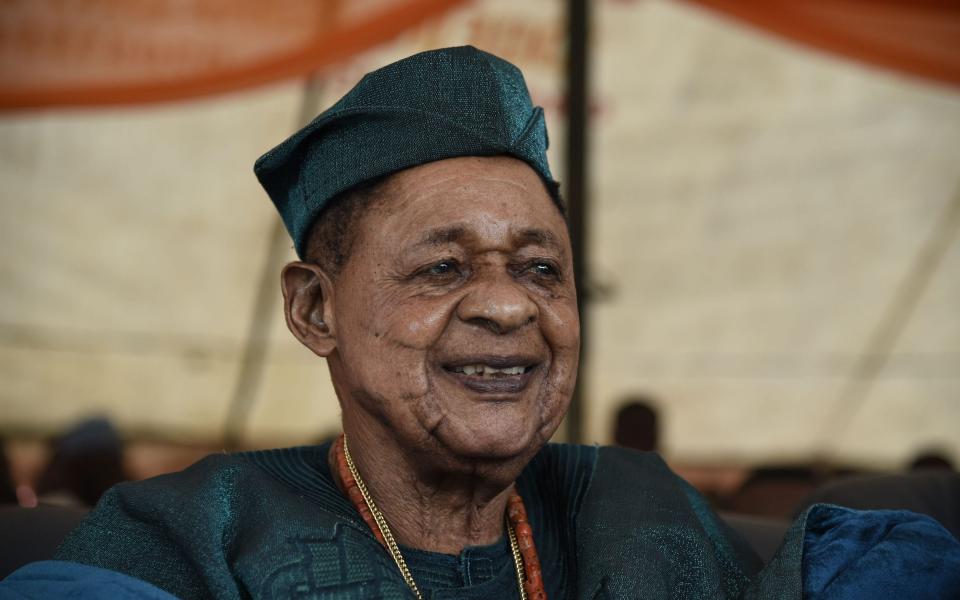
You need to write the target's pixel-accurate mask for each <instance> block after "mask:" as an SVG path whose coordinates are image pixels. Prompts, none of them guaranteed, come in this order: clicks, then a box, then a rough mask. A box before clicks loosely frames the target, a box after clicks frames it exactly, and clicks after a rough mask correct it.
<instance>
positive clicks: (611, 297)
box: [0, 0, 960, 467]
mask: <svg viewBox="0 0 960 600" xmlns="http://www.w3.org/2000/svg"><path fill="white" fill-rule="evenodd" d="M561 9H562V5H561V3H556V2H552V1H550V0H531V1H530V2H525V3H517V2H510V1H505V0H486V1H482V2H481V1H478V2H474V3H471V4H469V5H468V7H467V8H464V9H462V10H458V11H456V12H454V13H452V14H450V15H449V16H448V17H445V18H444V20H443V21H442V22H441V23H439V24H434V25H430V26H428V27H424V28H421V29H418V30H417V31H415V32H412V33H411V34H409V35H405V36H404V37H402V38H400V39H398V40H396V41H395V42H393V43H391V44H388V45H386V46H384V47H381V48H378V49H376V50H375V51H372V52H369V53H366V54H364V55H363V56H360V57H358V58H357V59H356V60H355V61H352V62H351V63H349V64H346V65H342V66H341V67H339V68H338V69H336V70H332V71H329V72H326V73H323V74H322V76H321V85H322V86H323V90H324V98H325V101H326V102H329V101H331V100H332V99H334V98H335V97H336V96H337V95H338V94H339V93H340V92H342V91H343V90H344V89H345V88H346V87H347V86H349V85H350V84H352V83H353V82H354V81H355V80H356V78H357V77H359V75H360V74H362V73H363V72H365V71H367V70H369V69H370V68H373V67H375V66H377V65H380V64H384V63H386V62H388V61H390V60H392V59H394V58H398V57H400V56H404V55H407V54H410V53H412V52H415V51H417V50H420V49H422V48H425V47H432V46H441V45H453V44H458V43H465V42H469V43H474V44H475V45H478V46H480V47H483V48H485V49H488V50H490V51H492V52H495V53H499V54H501V55H504V56H506V57H507V58H510V59H511V60H514V61H515V62H517V63H518V64H519V65H520V66H521V67H522V68H523V69H524V71H525V73H527V75H528V80H529V83H530V85H531V88H532V89H533V92H534V95H535V96H536V99H537V100H538V101H539V102H541V103H542V104H544V105H545V106H546V109H547V113H548V119H549V125H550V127H551V142H552V144H553V146H552V148H551V153H552V154H551V158H552V163H553V168H554V170H555V171H556V172H558V173H562V171H563V170H562V164H561V163H560V161H559V157H560V156H562V153H561V152H560V150H561V148H562V143H563V131H562V127H561V125H562V115H561V114H560V113H559V110H560V102H559V98H560V92H561V91H562V86H561V80H560V75H561V68H562V65H561V60H562V52H563V47H562V27H563V23H562V14H561V13H560V10H561ZM596 17H597V18H596V22H595V23H594V30H593V34H592V37H593V45H592V53H593V73H594V94H593V97H594V100H593V102H592V104H593V109H594V110H593V116H594V121H593V128H592V133H591V135H592V138H591V145H590V152H591V168H592V188H591V192H592V193H591V202H592V209H591V210H592V212H591V240H592V241H591V246H590V265H591V269H592V271H593V273H594V276H593V279H594V280H593V281H592V282H591V283H592V286H593V287H594V288H596V290H597V294H598V298H597V300H596V302H595V304H594V305H593V308H592V309H591V314H590V323H591V325H592V330H591V339H590V341H591V346H590V349H589V354H588V355H587V356H586V360H587V362H586V365H587V369H586V371H585V375H586V377H587V379H586V383H587V394H586V404H585V417H586V428H585V431H586V434H587V437H588V440H587V441H597V442H608V441H609V439H610V431H611V429H612V415H613V412H614V411H615V410H616V408H617V406H618V405H619V403H620V402H621V401H623V400H624V399H625V398H626V397H628V396H630V395H632V394H635V393H649V394H652V395H653V396H654V397H655V398H657V400H658V408H659V409H660V411H661V414H662V416H663V419H664V421H665V426H666V429H665V432H664V434H665V440H664V441H665V443H666V450H667V452H668V453H669V454H670V455H671V456H673V457H674V458H677V459H680V460H683V461H688V462H692V461H697V462H722V461H736V462H742V463H753V462H760V461H767V460H773V459H778V460H808V459H811V458H813V457H823V456H828V457H829V458H832V459H835V460H839V461H843V462H847V463H855V464H860V465H864V466H874V467H894V466H899V465H900V464H901V463H902V462H903V461H905V460H907V459H908V458H909V457H910V456H911V455H912V454H913V453H915V452H917V451H919V450H921V449H924V448H927V447H932V446H936V447H942V448H945V449H946V450H947V451H948V452H949V453H952V454H953V456H954V457H955V458H958V459H960V436H957V434H956V431H957V430H960V368H958V367H960V319H958V318H957V310H956V307H957V306H960V278H958V277H957V273H960V242H958V241H957V237H958V234H957V213H958V208H957V207H958V203H960V194H958V184H960V169H958V160H957V156H960V152H958V151H960V94H958V93H957V91H956V90H951V89H947V88H938V87H935V86H932V85H929V84H924V83H919V82H915V81H911V80H908V79H904V78H901V77H899V76H894V75H890V74H887V73H884V72H880V71H874V70H867V69H864V68H863V67H860V66H857V65H853V64H850V63H847V62H844V61H842V60H840V59H836V58H831V57H827V56H825V55H821V54H817V53H813V52H810V51H808V50H805V49H802V48H799V47H796V46H792V45H789V44H786V43H784V42H781V41H777V40H774V39H772V38H769V37H766V36H764V35H762V34H759V33H756V32H754V31H752V30H747V29H743V28H740V27H738V26H736V25H732V24H731V23H730V22H728V21H725V20H723V19H720V18H718V17H716V16H714V15H712V14H709V13H705V12H702V11H700V10H698V9H696V8H692V7H690V6H687V5H683V4H677V3H672V2H667V1H665V0H650V1H646V2H612V1H611V2H599V3H596ZM302 90H303V88H302V85H301V84H299V83H290V84H286V85H280V86H274V87H270V88H264V89H259V90H254V91H249V92H243V93H237V94H233V95H228V96H223V97H217V98H211V99H207V100H203V101H197V102H188V103H178V104H169V105H158V106H152V107H144V108H137V109H125V110H119V111H109V112H108V111H102V112H101V111H92V110H83V111H56V112H43V113H33V114H31V113H18V114H8V115H5V116H3V117H0V156H2V160H0V186H2V188H0V189H2V190H3V204H2V208H0V210H2V219H0V381H2V387H0V430H2V431H6V432H8V433H16V432H23V431H27V432H29V431H38V432H42V431H56V430H58V429H59V428H61V427H62V426H64V425H67V424H68V423H70V422H72V421H73V420H74V419H76V418H78V417H80V416H84V415H88V414H91V413H94V412H97V413H107V414H109V415H110V416H111V417H112V418H114V419H115V420H116V421H117V422H118V423H119V424H120V425H121V427H122V428H124V429H125V430H127V431H129V432H138V431H139V432H143V431H146V432H154V433H158V434H160V435H164V436H168V437H171V436H172V437H176V438H181V439H205V440H210V439H219V438H220V436H222V434H223V430H224V424H225V419H226V415H227V411H228V408H229V405H230V403H231V401H232V399H233V397H234V395H235V392H236V390H235V386H236V384H237V381H238V377H239V370H240V368H241V359H242V356H243V352H244V348H245V347H246V345H247V343H248V340H247V335H248V332H249V330H250V319H251V317H252V315H253V312H254V304H255V299H256V297H257V294H258V287H259V285H260V278H261V274H262V272H263V269H264V266H265V265H264V261H265V260H266V256H267V247H268V245H269V243H270V236H271V232H272V231H273V228H274V227H275V223H276V217H275V216H274V214H273V209H272V207H271V205H270V204H269V201H268V200H267V198H266V196H265V195H264V194H263V192H262V191H261V190H260V189H259V187H258V185H257V183H256V181H255V178H254V177H253V174H252V170H251V168H252V164H253V160H254V159H255V158H256V157H257V156H258V155H259V154H260V153H261V152H263V151H264V150H266V149H267V148H269V147H270V146H272V145H273V144H275V143H277V142H278V141H280V140H281V139H282V138H283V137H285V136H286V135H287V134H289V133H290V132H292V131H293V129H294V128H295V127H296V120H297V118H298V116H297V115H298V111H299V109H300V104H301V102H302V99H303V98H302V97H303V93H302ZM288 256H290V257H292V253H291V254H289V255H288ZM275 301H276V302H275V306H274V307H273V309H272V310H271V314H272V315H273V317H272V320H271V321H270V323H269V341H268V344H267V347H266V354H265V360H264V362H263V365H262V367H263V369H264V370H263V378H262V380H261V381H260V384H259V386H258V389H257V390H256V393H255V394H254V395H253V405H252V410H251V412H250V414H249V419H248V421H247V427H246V434H247V438H246V439H247V441H248V442H249V443H253V444H276V443H283V444H287V443H290V444H292V443H300V442H304V441H307V440H310V439H313V438H315V437H317V436H319V435H322V434H325V433H327V432H331V431H334V430H335V429H336V427H337V425H336V423H337V413H338V411H337V408H336V400H335V398H334V397H333V393H332V390H331V388H330V386H329V381H328V376H327V372H326V368H325V366H324V365H323V363H322V361H321V360H320V359H318V358H316V357H315V356H313V355H312V354H310V353H309V352H308V351H307V350H305V349H302V348H300V347H299V346H298V344H297V343H296V342H295V341H294V340H293V338H292V337H291V336H290V335H289V333H288V332H287V331H286V328H285V326H284V325H283V321H282V316H281V314H280V312H279V292H277V296H276V298H275Z"/></svg>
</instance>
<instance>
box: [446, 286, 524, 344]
mask: <svg viewBox="0 0 960 600" xmlns="http://www.w3.org/2000/svg"><path fill="white" fill-rule="evenodd" d="M538 313H539V308H538V307H537V304H536V303H535V302H534V301H533V300H532V299H531V298H530V296H529V295H528V293H527V291H526V290H524V289H523V288H522V287H521V286H520V285H519V284H518V283H517V282H516V281H514V280H513V277H511V276H510V274H509V273H499V274H497V275H489V276H487V277H485V278H483V279H481V280H478V281H474V282H473V283H472V284H471V286H470V289H469V291H468V292H467V295H466V296H464V297H463V298H462V299H461V300H460V303H459V304H458V305H457V316H458V317H459V318H460V320H462V321H464V322H466V323H471V324H473V325H477V326H480V327H484V328H486V329H489V330H491V331H493V332H494V333H497V334H505V333H510V332H511V331H514V330H517V329H520V328H521V327H523V326H524V325H526V324H528V323H533V322H535V321H536V320H537V316H538Z"/></svg>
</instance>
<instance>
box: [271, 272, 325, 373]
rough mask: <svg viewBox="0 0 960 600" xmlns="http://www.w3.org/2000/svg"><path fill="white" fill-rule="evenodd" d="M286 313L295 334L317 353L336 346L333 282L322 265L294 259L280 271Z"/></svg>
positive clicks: (323, 352)
mask: <svg viewBox="0 0 960 600" xmlns="http://www.w3.org/2000/svg"><path fill="white" fill-rule="evenodd" d="M280 287H281V288H282V289H283V312H284V315H286V318H287V327H288V328H289V329H290V331H291V332H292V333H293V335H294V336H295V337H296V338H297V339H298V340H300V343H302V344H303V345H304V346H306V347H307V348H310V349H311V350H313V352H314V354H316V355H317V356H323V357H327V356H330V354H331V353H332V352H333V350H334V348H336V347H337V338H336V328H335V327H334V322H333V320H334V318H333V281H332V280H331V279H330V276H329V275H327V273H326V272H325V271H324V270H323V268H322V267H320V266H319V265H315V264H312V263H305V262H299V261H298V262H292V263H290V264H288V265H287V266H285V267H284V268H283V272H282V273H281V274H280Z"/></svg>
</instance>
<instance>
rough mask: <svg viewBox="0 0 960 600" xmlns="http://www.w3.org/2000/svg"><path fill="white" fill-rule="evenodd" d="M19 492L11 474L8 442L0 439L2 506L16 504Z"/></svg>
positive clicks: (0, 497) (0, 492) (0, 490)
mask: <svg viewBox="0 0 960 600" xmlns="http://www.w3.org/2000/svg"><path fill="white" fill-rule="evenodd" d="M16 502H17V491H16V488H15V487H14V485H13V475H12V473H11V472H10V459H9V458H8V457H7V442H6V440H4V439H3V438H0V504H16Z"/></svg>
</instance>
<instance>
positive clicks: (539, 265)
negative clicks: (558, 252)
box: [527, 262, 560, 279]
mask: <svg viewBox="0 0 960 600" xmlns="http://www.w3.org/2000/svg"><path fill="white" fill-rule="evenodd" d="M527 271H528V272H530V273H533V274H534V275H536V276H537V277H543V278H550V279H557V278H558V277H559V275H560V273H559V271H558V270H557V268H556V267H555V266H553V265H552V264H550V263H548V262H535V263H532V264H531V265H530V266H528V267H527Z"/></svg>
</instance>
